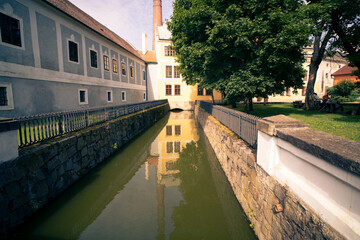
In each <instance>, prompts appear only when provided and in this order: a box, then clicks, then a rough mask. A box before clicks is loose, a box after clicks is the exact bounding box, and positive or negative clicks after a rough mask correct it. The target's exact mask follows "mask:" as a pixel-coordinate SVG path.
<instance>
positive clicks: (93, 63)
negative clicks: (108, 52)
mask: <svg viewBox="0 0 360 240" xmlns="http://www.w3.org/2000/svg"><path fill="white" fill-rule="evenodd" d="M90 66H92V67H93V68H97V52H95V51H94V50H90Z"/></svg>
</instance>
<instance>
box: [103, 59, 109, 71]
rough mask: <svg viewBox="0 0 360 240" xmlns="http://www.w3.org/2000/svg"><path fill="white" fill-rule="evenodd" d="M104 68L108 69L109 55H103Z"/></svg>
mask: <svg viewBox="0 0 360 240" xmlns="http://www.w3.org/2000/svg"><path fill="white" fill-rule="evenodd" d="M104 70H106V71H109V70H110V65H109V57H108V56H105V55H104Z"/></svg>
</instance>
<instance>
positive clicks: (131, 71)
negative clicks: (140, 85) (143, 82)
mask: <svg viewBox="0 0 360 240" xmlns="http://www.w3.org/2000/svg"><path fill="white" fill-rule="evenodd" d="M134 74H135V72H134V67H133V66H130V77H132V78H133V77H134Z"/></svg>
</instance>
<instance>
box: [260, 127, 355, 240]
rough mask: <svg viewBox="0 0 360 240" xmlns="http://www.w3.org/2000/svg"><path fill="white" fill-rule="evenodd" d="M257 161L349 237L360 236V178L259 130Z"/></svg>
mask: <svg viewBox="0 0 360 240" xmlns="http://www.w3.org/2000/svg"><path fill="white" fill-rule="evenodd" d="M258 136H259V137H258V149H257V163H258V164H259V165H260V166H261V167H262V168H263V169H264V170H265V171H266V172H267V173H268V174H269V175H271V176H273V177H274V178H275V179H276V180H278V181H279V182H280V183H281V184H283V185H287V186H289V188H290V189H291V190H292V191H293V192H294V193H296V194H297V195H298V196H299V197H301V198H302V199H303V200H304V201H305V202H306V203H307V204H308V205H309V206H310V207H311V208H312V209H313V210H314V212H316V213H317V214H318V215H319V216H320V217H321V218H323V219H324V220H325V221H326V222H327V223H329V224H330V225H331V226H332V227H333V228H334V229H336V230H337V231H339V232H340V233H341V234H342V235H344V236H345V237H347V238H349V239H360V177H359V176H356V175H354V174H352V173H350V172H347V171H345V170H344V169H342V168H339V167H337V166H335V165H332V164H330V163H328V162H326V161H325V160H323V159H320V158H317V157H315V156H313V155H311V154H310V153H307V152H305V151H303V150H301V149H299V148H297V147H296V146H294V145H292V144H290V143H288V142H286V141H284V140H282V139H279V138H277V137H274V136H269V135H267V134H265V133H262V132H260V131H259V135H258Z"/></svg>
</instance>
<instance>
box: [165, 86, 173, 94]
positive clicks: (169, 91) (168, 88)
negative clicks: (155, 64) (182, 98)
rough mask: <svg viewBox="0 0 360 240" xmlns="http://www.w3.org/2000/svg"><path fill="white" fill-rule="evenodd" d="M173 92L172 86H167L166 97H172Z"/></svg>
mask: <svg viewBox="0 0 360 240" xmlns="http://www.w3.org/2000/svg"><path fill="white" fill-rule="evenodd" d="M171 92H172V89H171V85H166V89H165V95H166V96H170V95H171Z"/></svg>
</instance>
